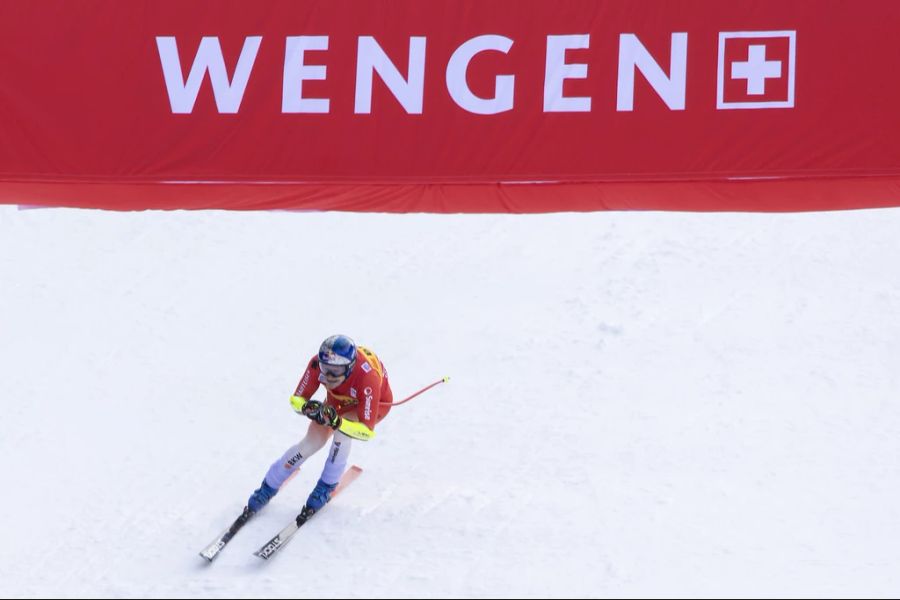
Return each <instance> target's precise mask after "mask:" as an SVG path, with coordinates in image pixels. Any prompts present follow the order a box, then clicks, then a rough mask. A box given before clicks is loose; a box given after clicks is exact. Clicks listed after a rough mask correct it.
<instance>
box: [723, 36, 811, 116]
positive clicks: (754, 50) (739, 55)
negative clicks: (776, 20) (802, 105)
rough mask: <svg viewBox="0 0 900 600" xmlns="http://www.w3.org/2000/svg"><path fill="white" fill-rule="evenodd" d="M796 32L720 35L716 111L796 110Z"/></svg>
mask: <svg viewBox="0 0 900 600" xmlns="http://www.w3.org/2000/svg"><path fill="white" fill-rule="evenodd" d="M796 60H797V32H796V31H723V32H720V33H719V69H718V78H717V85H718V93H717V96H716V107H717V108H719V109H731V108H751V109H752V108H793V106H794V76H795V67H796Z"/></svg>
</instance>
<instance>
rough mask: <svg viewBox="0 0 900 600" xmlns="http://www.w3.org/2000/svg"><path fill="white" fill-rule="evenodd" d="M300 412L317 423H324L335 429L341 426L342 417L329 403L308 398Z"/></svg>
mask: <svg viewBox="0 0 900 600" xmlns="http://www.w3.org/2000/svg"><path fill="white" fill-rule="evenodd" d="M302 412H303V414H304V415H306V416H307V417H309V418H310V419H311V420H313V421H315V422H316V423H318V424H319V425H325V426H326V427H331V428H332V429H337V428H338V427H340V426H341V421H342V419H341V417H340V415H338V414H337V409H335V408H334V407H333V406H331V405H329V404H322V403H321V402H319V401H318V400H309V401H308V402H307V403H306V405H305V406H304V407H303V411H302Z"/></svg>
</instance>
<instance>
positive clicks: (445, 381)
mask: <svg viewBox="0 0 900 600" xmlns="http://www.w3.org/2000/svg"><path fill="white" fill-rule="evenodd" d="M448 381H450V378H449V377H443V378H441V379H438V380H437V381H435V382H434V383H432V384H430V385H426V386H425V387H423V388H422V389H421V390H419V391H418V392H416V393H415V394H413V395H412V396H409V397H407V398H404V399H403V400H400V401H399V402H388V403H384V405H385V406H398V405H400V404H403V403H404V402H409V401H410V400H412V399H413V398H415V397H416V396H418V395H419V394H424V393H425V392H427V391H428V390H430V389H431V388H433V387H434V386H436V385H439V384H441V383H447V382H448Z"/></svg>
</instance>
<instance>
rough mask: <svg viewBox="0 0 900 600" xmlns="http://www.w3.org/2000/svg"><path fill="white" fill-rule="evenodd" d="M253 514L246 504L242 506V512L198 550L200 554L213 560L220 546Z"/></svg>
mask: <svg viewBox="0 0 900 600" xmlns="http://www.w3.org/2000/svg"><path fill="white" fill-rule="evenodd" d="M252 516H253V513H252V512H250V509H249V508H247V507H246V506H245V507H244V512H242V513H241V515H240V516H239V517H238V518H237V519H235V520H234V523H232V524H231V526H230V527H229V528H228V529H226V530H225V531H223V532H222V533H221V534H220V535H219V536H218V537H217V538H216V539H214V540H213V541H212V542H210V544H209V545H208V546H207V547H206V548H204V549H203V550H201V551H200V556H202V557H203V558H205V559H206V560H208V561H209V562H212V561H213V560H215V558H216V557H217V556H219V552H221V551H222V548H224V547H225V545H226V544H227V543H228V542H230V541H231V538H233V537H234V536H235V534H236V533H237V532H238V531H240V530H241V527H243V526H244V525H245V524H246V523H247V521H249V520H250V517H252Z"/></svg>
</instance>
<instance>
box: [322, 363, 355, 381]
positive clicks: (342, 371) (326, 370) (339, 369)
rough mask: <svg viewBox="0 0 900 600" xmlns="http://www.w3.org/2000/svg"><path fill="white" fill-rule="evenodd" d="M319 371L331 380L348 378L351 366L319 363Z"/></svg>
mask: <svg viewBox="0 0 900 600" xmlns="http://www.w3.org/2000/svg"><path fill="white" fill-rule="evenodd" d="M319 370H320V371H321V372H322V375H324V376H325V377H329V378H331V379H338V378H340V377H346V376H347V375H348V374H349V372H350V365H326V364H322V363H319Z"/></svg>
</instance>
